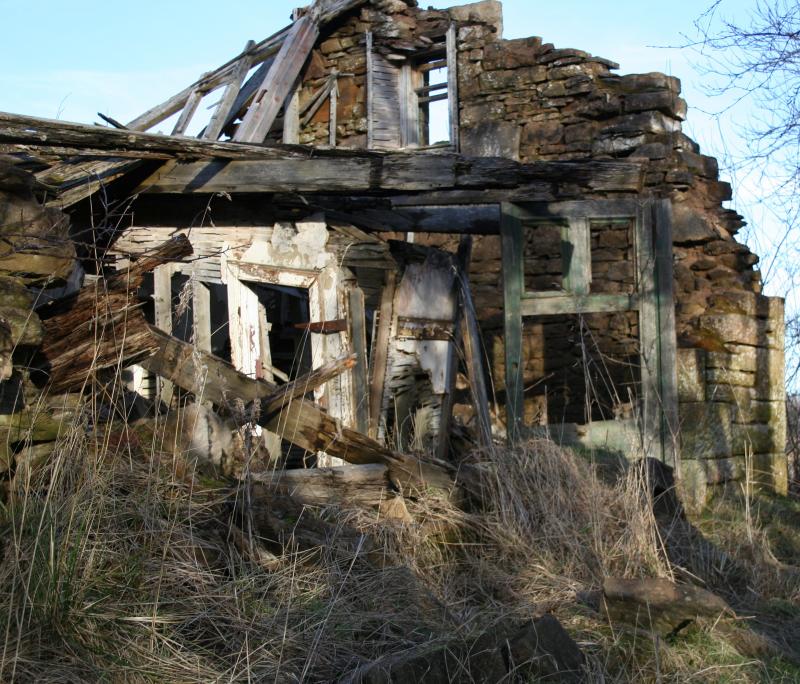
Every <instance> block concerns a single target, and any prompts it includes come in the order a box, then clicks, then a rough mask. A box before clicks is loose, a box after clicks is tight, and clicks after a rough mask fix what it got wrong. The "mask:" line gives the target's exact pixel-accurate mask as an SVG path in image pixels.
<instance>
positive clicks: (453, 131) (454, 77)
mask: <svg viewBox="0 0 800 684" xmlns="http://www.w3.org/2000/svg"><path fill="white" fill-rule="evenodd" d="M446 42H447V94H448V96H449V101H448V110H449V112H448V113H449V116H450V144H451V145H452V146H453V149H454V150H455V151H456V152H458V151H459V149H460V141H459V131H460V128H459V118H458V111H459V108H458V45H457V40H456V25H455V23H452V24H450V26H449V27H448V29H447V38H446Z"/></svg>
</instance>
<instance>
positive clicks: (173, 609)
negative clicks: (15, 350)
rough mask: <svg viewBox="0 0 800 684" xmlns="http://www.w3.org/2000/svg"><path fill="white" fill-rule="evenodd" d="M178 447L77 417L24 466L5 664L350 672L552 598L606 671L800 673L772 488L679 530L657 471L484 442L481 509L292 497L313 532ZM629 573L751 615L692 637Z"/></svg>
mask: <svg viewBox="0 0 800 684" xmlns="http://www.w3.org/2000/svg"><path fill="white" fill-rule="evenodd" d="M157 456H158V454H157V453H156V450H155V449H154V447H153V445H150V444H148V445H144V446H143V445H142V444H141V443H140V442H138V441H137V440H136V438H135V437H134V435H133V433H132V432H129V431H128V429H127V426H126V425H125V424H124V423H122V422H119V421H118V422H114V423H109V424H105V425H103V426H102V429H100V428H97V429H94V430H90V429H88V428H87V427H85V426H76V427H75V429H73V430H72V431H71V432H70V434H69V435H68V436H67V437H66V438H64V439H62V441H61V442H60V443H59V445H58V448H57V450H56V452H55V453H54V454H53V455H52V456H51V457H50V458H49V459H48V460H47V462H46V463H44V464H41V465H40V466H38V467H35V468H25V467H24V466H23V467H18V468H17V470H16V472H15V473H14V477H13V479H12V480H10V481H9V482H8V483H7V485H8V486H7V492H6V497H5V503H4V507H3V528H2V529H3V534H2V541H3V557H2V562H0V616H2V620H3V625H2V626H3V650H2V659H1V660H0V679H2V680H3V681H11V680H14V681H34V680H35V681H58V682H65V681H67V682H70V681H72V682H78V681H95V680H100V679H102V680H113V681H116V680H125V681H128V680H130V681H159V682H161V681H181V682H187V681H197V682H207V681H245V680H247V681H250V680H256V681H261V680H269V681H281V682H284V681H339V680H342V679H345V678H346V677H347V674H348V673H351V672H353V671H354V670H355V669H356V668H357V667H358V666H359V665H362V664H363V663H365V662H368V661H371V660H373V659H375V658H378V657H379V656H382V655H385V654H387V653H400V652H414V651H415V650H419V649H424V648H430V647H431V645H432V644H436V643H440V642H443V641H444V640H452V639H456V640H463V641H465V642H466V641H467V640H469V639H471V638H474V637H475V636H477V635H479V634H481V633H483V632H485V631H487V630H490V629H492V628H493V626H494V625H497V624H500V623H502V622H503V621H506V620H508V619H510V618H512V617H523V618H525V617H531V616H536V615H541V614H543V613H545V612H552V613H554V614H555V615H557V616H558V617H559V619H560V620H561V621H562V622H563V624H564V625H565V626H566V627H567V629H568V630H569V631H570V633H571V634H572V635H573V637H575V638H576V640H577V641H578V642H579V644H580V645H581V646H582V648H583V650H584V652H585V653H586V654H587V663H588V665H587V667H588V670H589V671H588V673H587V675H588V679H589V681H637V682H638V681H671V682H687V681H702V682H709V681H710V682H729V681H736V682H739V681H752V682H756V681H786V682H789V681H798V678H799V677H800V669H798V668H797V665H796V663H797V662H798V661H797V655H796V653H795V651H794V650H793V649H794V648H796V647H795V645H794V644H793V643H792V641H793V639H794V637H795V635H796V634H797V633H798V632H800V610H798V597H800V579H799V578H798V570H797V562H798V555H799V551H798V550H799V549H800V539H798V534H799V533H798V531H797V530H798V526H797V524H796V523H797V519H798V517H800V505H798V504H797V503H796V502H788V503H787V502H779V501H778V500H774V499H769V498H763V497H762V498H759V499H758V500H757V501H756V502H754V505H753V506H752V507H751V510H752V512H753V513H752V517H751V519H750V520H745V519H743V517H742V513H741V511H742V510H743V507H742V506H740V505H739V502H736V501H735V500H734V498H735V497H733V495H731V497H729V498H723V499H722V500H720V501H719V502H718V503H717V504H716V505H715V508H714V509H713V510H711V511H709V513H708V514H707V515H706V516H704V517H703V519H702V520H700V521H698V522H697V525H698V527H697V529H692V528H691V527H690V526H683V527H681V526H680V525H676V526H673V527H672V528H670V529H665V527H664V525H663V524H662V523H659V521H657V520H656V518H655V517H654V515H653V513H652V502H651V501H650V497H649V495H648V491H649V487H648V486H647V483H646V482H644V481H643V479H642V475H641V472H642V471H640V470H636V469H631V470H629V471H628V473H627V474H625V475H623V476H622V477H620V478H619V479H618V480H617V481H616V482H614V483H611V484H607V483H604V482H602V481H601V480H600V479H598V477H597V476H596V474H595V472H594V469H593V467H592V466H591V464H590V463H589V462H587V461H586V460H584V459H582V458H579V457H577V456H575V455H574V454H572V453H571V452H568V451H563V450H561V449H559V448H557V447H556V446H554V445H553V444H551V443H549V442H535V443H530V444H528V445H525V446H523V447H520V448H519V449H516V450H511V451H502V452H500V451H498V452H496V453H488V454H480V455H479V456H478V457H477V458H476V460H477V462H478V464H479V465H478V467H479V468H481V469H482V470H483V471H485V473H486V474H487V477H486V482H487V485H486V488H485V492H484V497H483V501H482V502H480V503H477V502H476V503H475V504H474V505H473V506H472V507H471V509H468V512H465V511H464V510H463V509H462V508H461V507H457V506H455V505H453V504H451V503H449V502H448V501H447V499H446V497H444V496H442V495H441V494H436V493H434V492H431V493H429V494H428V495H425V496H421V497H419V498H418V499H417V500H414V501H409V502H408V506H409V510H410V512H411V514H412V517H413V522H411V523H398V522H392V521H388V520H381V519H380V518H379V517H378V516H377V515H376V512H375V511H371V510H370V511H367V510H348V511H342V510H334V509H328V510H311V509H305V510H302V511H301V512H300V513H299V514H298V513H296V512H294V513H291V512H286V511H282V510H281V509H280V506H278V505H274V506H272V507H271V508H270V510H269V514H270V515H273V516H277V517H279V518H281V521H282V523H283V524H284V525H285V527H286V529H290V530H295V531H296V532H297V534H296V535H291V534H288V535H283V536H282V537H280V538H278V537H274V536H273V537H272V538H269V539H267V538H259V534H260V533H261V534H263V528H262V527H260V526H259V514H258V513H256V514H255V515H254V516H247V515H244V516H243V515H241V514H240V513H239V512H237V511H239V510H241V509H242V508H243V507H241V506H238V505H237V504H236V501H237V500H240V501H241V500H243V498H244V497H246V496H247V491H246V489H245V487H244V485H240V486H235V487H233V486H230V485H228V484H227V483H206V484H204V485H200V484H198V481H197V480H192V479H188V480H187V479H181V478H179V477H177V476H176V475H175V473H174V471H173V468H172V467H171V460H170V459H169V458H157ZM263 505H264V504H263V502H257V503H254V506H255V508H256V509H257V508H258V506H263ZM267 506H268V507H270V505H269V504H267ZM770 517H774V518H778V520H776V522H779V523H780V524H781V525H782V526H783V527H782V528H778V527H776V526H774V525H772V524H771V521H770ZM303 529H314V530H315V531H316V532H317V533H319V532H320V531H322V532H323V533H324V543H323V544H321V545H318V546H316V547H314V546H313V545H309V544H308V543H307V542H306V541H304V537H303V534H302V533H301V532H302V530H303ZM251 535H252V538H251ZM609 575H613V576H627V577H646V576H665V577H679V578H680V579H683V580H686V579H689V580H691V581H694V582H698V583H701V584H702V583H707V584H708V586H709V587H711V588H712V589H714V590H716V591H718V592H720V593H722V594H723V595H725V597H726V598H727V599H728V600H729V601H731V603H732V604H733V605H734V607H737V608H738V607H740V608H741V610H740V611H739V613H740V616H741V618H740V619H738V620H732V619H725V620H720V621H719V622H717V623H713V624H712V623H709V624H697V625H694V626H692V627H690V628H689V629H687V630H684V631H683V632H680V633H679V634H678V635H677V636H675V637H674V638H672V639H671V640H664V639H662V638H660V637H658V636H654V635H653V634H651V633H649V632H643V631H636V630H633V629H632V628H626V627H624V626H623V625H617V624H613V625H612V624H610V623H609V622H608V620H607V619H606V618H604V617H603V615H602V613H601V612H598V610H597V608H598V605H597V600H596V592H597V590H598V588H599V587H600V584H601V582H602V579H603V578H604V577H606V576H609ZM751 615H756V616H757V617H755V618H750V617H747V616H751ZM460 676H462V677H463V678H462V679H461V680H460V681H469V675H468V673H467V672H462V673H461V675H460Z"/></svg>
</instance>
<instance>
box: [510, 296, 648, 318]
mask: <svg viewBox="0 0 800 684" xmlns="http://www.w3.org/2000/svg"><path fill="white" fill-rule="evenodd" d="M547 294H548V295H549V294H550V293H547ZM638 306H639V298H638V297H637V296H636V295H626V294H596V295H573V294H566V293H565V294H561V293H557V294H554V295H552V296H544V293H542V294H537V295H532V294H527V295H526V296H524V297H523V298H522V302H521V305H520V311H521V313H522V315H523V316H554V315H559V314H588V313H616V312H618V311H636V310H637V309H638Z"/></svg>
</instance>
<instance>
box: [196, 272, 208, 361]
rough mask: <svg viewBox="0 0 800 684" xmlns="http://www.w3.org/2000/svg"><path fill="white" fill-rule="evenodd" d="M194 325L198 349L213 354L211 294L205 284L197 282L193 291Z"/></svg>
mask: <svg viewBox="0 0 800 684" xmlns="http://www.w3.org/2000/svg"><path fill="white" fill-rule="evenodd" d="M192 323H193V327H194V343H195V345H197V348H198V349H202V350H203V351H204V352H209V353H210V352H211V292H209V289H208V286H207V285H206V284H205V283H201V282H200V281H199V280H195V281H194V284H193V290H192Z"/></svg>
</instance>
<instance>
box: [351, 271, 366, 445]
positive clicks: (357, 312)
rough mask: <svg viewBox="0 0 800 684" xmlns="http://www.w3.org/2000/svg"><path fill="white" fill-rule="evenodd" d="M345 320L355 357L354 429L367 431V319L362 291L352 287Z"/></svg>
mask: <svg viewBox="0 0 800 684" xmlns="http://www.w3.org/2000/svg"><path fill="white" fill-rule="evenodd" d="M347 322H348V333H349V335H348V336H349V338H350V344H351V349H352V351H353V353H354V354H355V357H356V365H355V367H354V368H353V403H354V404H355V405H354V407H353V409H354V411H353V412H354V414H355V417H356V429H357V430H358V431H359V432H363V433H364V434H365V435H366V434H367V433H368V432H369V366H368V360H367V320H366V312H365V309H364V292H363V290H361V288H359V287H352V288H350V290H348V292H347Z"/></svg>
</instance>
